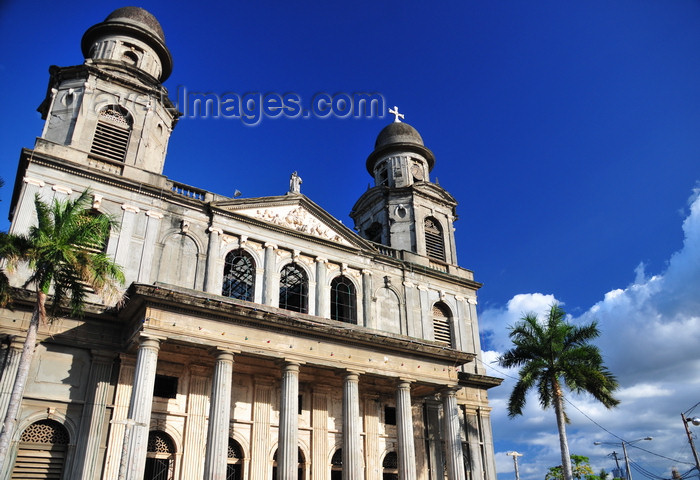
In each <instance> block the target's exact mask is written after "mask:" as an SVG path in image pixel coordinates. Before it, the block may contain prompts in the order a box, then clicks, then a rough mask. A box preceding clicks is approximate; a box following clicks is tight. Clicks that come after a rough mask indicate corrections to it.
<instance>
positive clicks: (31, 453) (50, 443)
mask: <svg viewBox="0 0 700 480" xmlns="http://www.w3.org/2000/svg"><path fill="white" fill-rule="evenodd" d="M69 443H70V442H69V437H68V432H67V431H66V429H65V427H64V426H63V425H61V424H60V423H58V422H57V421H55V420H49V419H46V420H39V421H38V422H35V423H32V424H31V425H29V426H28V427H27V428H26V430H24V432H22V436H21V437H20V439H19V448H18V450H17V459H16V460H15V467H14V469H13V470H12V476H11V477H10V478H11V479H12V480H14V479H24V478H44V479H47V480H59V479H61V478H62V477H63V466H64V463H65V460H66V448H67V446H68V444H69Z"/></svg>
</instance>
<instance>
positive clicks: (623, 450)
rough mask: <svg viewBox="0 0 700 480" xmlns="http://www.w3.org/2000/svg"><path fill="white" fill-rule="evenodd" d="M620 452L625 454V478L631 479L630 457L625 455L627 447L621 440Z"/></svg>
mask: <svg viewBox="0 0 700 480" xmlns="http://www.w3.org/2000/svg"><path fill="white" fill-rule="evenodd" d="M622 454H623V455H624V456H625V470H626V471H627V480H632V471H631V470H630V459H629V457H628V456H627V447H625V442H622Z"/></svg>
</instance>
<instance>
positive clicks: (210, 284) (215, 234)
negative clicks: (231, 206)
mask: <svg viewBox="0 0 700 480" xmlns="http://www.w3.org/2000/svg"><path fill="white" fill-rule="evenodd" d="M223 233H224V232H223V230H221V229H220V228H214V227H209V247H208V248H207V270H206V275H205V278H204V291H205V292H207V293H215V294H217V295H219V294H221V289H219V291H218V292H217V291H216V290H217V288H216V285H217V283H218V280H219V279H218V277H220V276H221V275H222V274H223V272H219V269H218V268H217V266H218V264H219V248H220V247H221V237H220V235H222V234H223Z"/></svg>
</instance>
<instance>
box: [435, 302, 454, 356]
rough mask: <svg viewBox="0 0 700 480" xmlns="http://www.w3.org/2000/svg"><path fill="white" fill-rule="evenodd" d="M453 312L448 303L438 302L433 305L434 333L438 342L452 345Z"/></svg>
mask: <svg viewBox="0 0 700 480" xmlns="http://www.w3.org/2000/svg"><path fill="white" fill-rule="evenodd" d="M451 320H452V312H450V309H449V307H448V306H447V305H445V304H444V303H442V302H438V303H436V304H435V305H433V335H434V337H435V341H436V342H437V343H442V344H443V345H447V346H448V347H451V346H452V325H451V324H452V321H451Z"/></svg>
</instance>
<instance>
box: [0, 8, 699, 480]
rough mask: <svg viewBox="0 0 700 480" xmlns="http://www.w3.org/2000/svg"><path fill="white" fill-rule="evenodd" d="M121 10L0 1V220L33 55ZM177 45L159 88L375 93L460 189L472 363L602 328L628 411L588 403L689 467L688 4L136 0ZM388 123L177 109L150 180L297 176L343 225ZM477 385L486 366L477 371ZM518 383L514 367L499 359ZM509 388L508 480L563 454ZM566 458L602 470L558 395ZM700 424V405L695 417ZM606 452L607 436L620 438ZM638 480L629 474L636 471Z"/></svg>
mask: <svg viewBox="0 0 700 480" xmlns="http://www.w3.org/2000/svg"><path fill="white" fill-rule="evenodd" d="M120 6H124V4H122V3H115V2H111V1H108V2H81V1H76V2H71V4H70V6H68V5H67V4H61V3H60V2H59V3H56V2H44V1H37V2H19V1H4V2H0V43H1V44H2V45H4V46H5V48H4V49H3V53H2V55H0V86H1V87H2V91H3V92H4V94H3V104H4V114H3V115H2V116H0V132H2V135H1V136H0V138H1V140H0V155H1V158H2V160H1V161H0V176H1V177H2V178H4V179H5V181H6V186H5V187H4V188H3V189H2V190H0V199H1V200H2V202H0V229H3V230H4V229H6V228H7V225H8V223H7V209H8V207H9V200H10V195H11V186H12V182H13V179H14V175H15V170H16V165H17V159H18V157H19V151H20V148H21V147H31V146H32V145H33V139H34V137H36V136H38V135H40V133H41V128H42V121H41V119H40V118H39V114H38V113H36V112H35V109H36V107H37V106H38V105H39V103H41V101H42V100H43V96H44V93H45V91H46V85H47V81H48V73H47V70H48V66H49V65H52V64H56V65H61V66H68V65H75V64H79V63H81V62H82V60H83V59H82V55H81V52H80V38H81V37H82V34H83V32H84V31H85V30H86V29H87V28H88V27H89V26H91V25H93V24H95V23H98V22H100V21H102V20H103V19H104V18H105V17H106V16H107V15H108V14H109V13H110V12H111V11H112V10H114V9H116V8H118V7H120ZM140 6H142V7H144V8H146V9H148V10H149V11H151V12H152V13H153V14H154V15H156V17H157V18H158V19H159V20H160V22H161V24H162V25H163V28H164V30H165V35H166V40H167V44H168V46H169V48H170V50H171V52H172V55H173V58H174V70H173V74H172V76H171V78H170V79H169V80H168V81H167V83H166V86H167V87H168V88H169V90H170V91H171V93H172V94H173V97H174V95H175V92H177V90H178V87H180V86H185V87H186V88H187V89H188V90H190V91H201V92H214V93H218V94H223V93H225V92H236V93H239V94H244V93H246V92H277V93H285V92H296V93H298V94H299V95H300V96H301V97H302V98H303V99H306V100H308V99H310V98H311V97H312V96H313V95H314V94H316V93H320V92H326V93H331V94H332V93H337V92H346V93H353V92H379V93H381V94H382V95H383V96H384V98H385V99H386V102H387V104H388V106H393V105H398V106H399V109H400V110H401V112H402V113H404V114H405V115H406V117H405V121H406V122H408V123H410V124H411V125H413V126H414V127H416V128H417V129H418V130H419V132H420V133H421V135H422V136H423V138H424V140H425V143H426V146H427V147H428V148H430V149H431V150H433V152H434V153H435V156H436V166H435V169H434V170H433V172H432V178H433V180H434V178H435V177H438V178H439V182H440V184H441V185H442V186H443V187H445V188H446V189H447V190H448V191H449V192H450V193H452V194H453V195H454V196H455V197H456V198H457V200H458V201H459V202H460V205H459V207H458V213H459V216H460V219H459V221H458V222H457V223H456V228H457V231H456V235H457V244H458V254H459V261H460V265H462V266H463V267H465V268H469V269H472V270H474V272H475V276H476V279H477V280H479V281H481V282H483V283H484V287H483V288H482V290H481V291H480V292H479V301H480V306H479V308H480V312H481V322H482V337H483V342H484V345H483V346H484V350H485V352H486V353H485V361H486V362H488V361H490V360H493V359H494V358H495V357H496V356H497V355H498V353H499V352H502V351H503V350H504V349H505V348H507V346H508V344H507V330H506V326H507V325H508V324H512V323H513V322H515V321H516V320H517V319H518V318H519V317H520V316H521V314H522V313H523V312H524V311H529V310H534V311H541V310H542V309H543V308H544V307H546V306H547V305H548V304H549V303H551V302H552V301H553V300H555V299H556V300H557V301H560V302H562V303H563V304H564V308H565V309H566V310H567V311H568V312H569V313H571V314H572V315H573V317H572V321H576V322H578V321H584V320H588V319H591V318H594V317H595V318H596V319H598V321H599V322H600V326H601V330H602V332H603V335H602V337H601V339H600V342H599V344H600V346H601V348H603V351H604V354H605V356H606V361H607V362H608V365H609V366H610V368H611V370H612V371H613V372H615V373H616V374H617V375H618V377H619V379H620V383H621V391H620V397H621V399H622V400H623V402H622V405H621V406H620V407H619V408H618V409H616V410H614V411H612V412H605V411H601V409H600V408H599V407H597V406H596V405H595V404H594V403H592V402H590V400H589V399H587V398H585V397H572V398H571V401H572V402H573V404H574V405H576V406H578V407H579V408H581V410H583V411H584V412H585V413H586V415H588V416H589V417H590V418H592V419H593V420H594V421H595V422H597V423H599V424H600V425H602V426H603V427H605V428H606V429H608V430H609V431H610V432H612V433H614V434H616V435H619V436H620V437H622V438H625V439H628V440H631V439H634V438H638V437H643V436H647V435H652V436H654V437H655V440H654V441H652V442H644V444H645V445H643V446H644V447H645V448H646V449H647V450H650V451H652V452H655V453H659V454H663V455H664V456H666V457H670V458H673V459H676V460H679V462H672V461H670V460H668V459H664V458H661V457H658V456H654V455H651V454H648V453H645V452H642V451H634V452H630V453H631V455H632V457H633V458H634V459H636V460H638V461H639V462H640V464H641V465H643V466H644V468H646V469H647V470H650V471H652V472H654V473H656V474H658V475H662V476H666V477H667V476H669V471H670V468H671V466H677V467H678V468H679V470H680V471H681V472H685V471H686V470H688V469H689V468H690V465H687V464H685V463H682V462H691V461H692V457H691V456H690V450H689V448H688V446H687V443H684V431H683V429H682V425H681V423H680V417H679V413H680V412H682V411H685V410H687V409H689V408H690V407H692V406H693V405H695V404H696V403H697V402H698V401H700V398H699V397H700V361H699V357H700V355H699V354H698V353H697V352H698V350H697V340H698V338H700V319H699V317H698V315H699V313H698V312H700V308H697V307H700V305H698V300H696V299H695V297H696V292H698V291H699V289H700V252H698V249H699V247H698V243H700V225H698V224H700V201H699V200H698V199H697V194H696V192H695V188H697V187H698V181H699V180H700V161H698V159H699V158H700V87H699V86H698V84H699V82H698V80H699V79H700V56H699V55H698V52H700V2H698V1H691V0H665V1H663V2H661V1H658V0H626V1H625V0H588V1H585V2H583V1H579V2H561V1H554V0H552V1H547V0H531V1H524V0H523V1H516V0H511V1H505V0H504V1H490V2H476V1H466V2H459V3H458V2H449V3H448V2H446V3H442V2H426V3H418V2H411V1H400V2H399V1H389V2H382V3H379V2H357V3H355V4H347V3H344V4H333V3H330V2H312V1H303V2H296V3H290V2H271V1H268V2H225V3H223V2H222V3H221V4H216V3H208V2H206V1H201V2H198V3H197V4H196V6H194V5H193V4H184V3H183V4H180V3H176V2H164V1H144V2H141V3H140ZM389 121H390V117H389V116H385V117H384V118H373V119H355V118H346V119H339V118H328V119H319V118H307V119H286V118H278V119H269V118H266V119H263V120H262V122H261V123H260V124H259V125H258V126H255V127H250V126H245V125H243V123H242V122H241V121H239V120H236V119H221V118H219V119H212V118H210V119H201V118H199V119H183V120H181V121H180V123H179V124H178V125H177V127H176V128H175V130H174V132H173V136H172V139H171V143H170V147H169V154H168V157H167V160H166V166H165V174H166V175H168V176H169V177H170V178H172V179H174V180H177V181H181V182H183V183H187V184H189V185H193V186H197V187H200V188H203V189H206V190H209V191H213V192H216V193H220V194H224V195H231V194H232V193H233V191H234V190H235V189H238V190H240V191H241V192H242V193H243V196H244V197H255V196H264V195H277V194H281V193H284V192H285V191H286V189H287V185H288V178H289V175H290V173H291V172H292V171H294V170H297V171H298V172H299V174H300V175H301V177H302V178H303V179H304V183H303V185H302V193H304V194H306V195H307V196H309V197H310V198H311V199H312V200H314V201H315V202H317V203H318V204H320V205H321V206H322V207H324V208H325V209H327V210H328V211H329V212H330V213H331V214H333V215H334V216H336V217H337V218H339V219H341V220H343V221H344V222H346V224H349V225H351V220H350V218H349V217H348V213H349V211H350V209H351V207H352V205H353V204H354V202H355V201H356V199H357V198H358V197H359V196H360V195H361V194H362V192H363V191H364V190H365V189H366V188H367V184H368V183H369V182H370V181H371V178H370V177H369V175H368V174H367V172H366V170H365V167H364V163H365V160H366V158H367V155H368V154H369V153H370V152H371V151H372V147H373V145H374V140H375V138H376V135H377V133H379V131H380V130H381V128H382V127H383V126H384V125H386V124H387V123H388V122H389ZM490 373H491V374H494V375H501V373H497V372H495V371H493V370H490ZM502 373H503V374H507V375H513V374H514V372H502ZM511 385H512V381H511V380H510V379H509V378H508V379H507V380H506V382H505V383H504V386H503V387H499V388H497V389H494V390H492V391H491V392H490V396H491V400H492V405H493V406H494V434H495V438H496V451H497V458H498V467H499V477H500V478H501V480H503V479H509V478H512V475H513V474H512V460H511V458H510V457H507V456H506V455H505V454H504V453H505V452H506V451H508V450H513V449H514V450H518V451H520V452H522V453H524V454H525V456H524V457H522V458H521V459H520V464H521V476H522V477H523V478H524V479H526V480H527V479H542V478H543V477H544V474H545V472H546V469H547V467H549V466H551V465H556V464H558V463H559V457H558V453H557V445H558V443H557V439H556V437H555V434H556V429H555V426H554V415H553V413H552V412H549V411H546V412H541V410H539V408H538V406H537V402H536V401H534V400H533V401H531V402H529V404H528V408H527V414H526V415H525V416H524V417H522V418H519V419H515V420H508V419H507V418H506V415H505V410H504V402H505V400H506V399H507V396H508V394H509V389H510V386H511ZM569 413H570V416H571V419H572V425H571V426H570V430H569V431H570V437H571V441H572V452H574V453H578V454H584V455H589V456H590V457H591V458H592V463H593V466H594V467H595V468H596V469H599V468H601V467H605V468H607V469H610V468H611V466H612V462H611V460H609V459H607V458H606V457H605V454H607V453H609V452H610V451H611V449H605V448H603V447H594V446H593V445H592V443H593V441H594V440H599V441H608V440H614V437H612V436H611V435H610V434H608V433H607V432H605V431H604V430H602V429H601V428H600V427H598V426H596V425H595V424H594V423H592V422H591V421H590V420H589V419H587V418H586V417H584V416H583V415H582V414H580V413H579V412H578V411H577V410H576V409H575V408H573V407H571V408H569ZM696 413H697V414H700V412H696ZM618 450H619V449H618ZM635 474H636V476H637V478H640V477H641V474H639V473H636V472H635Z"/></svg>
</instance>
